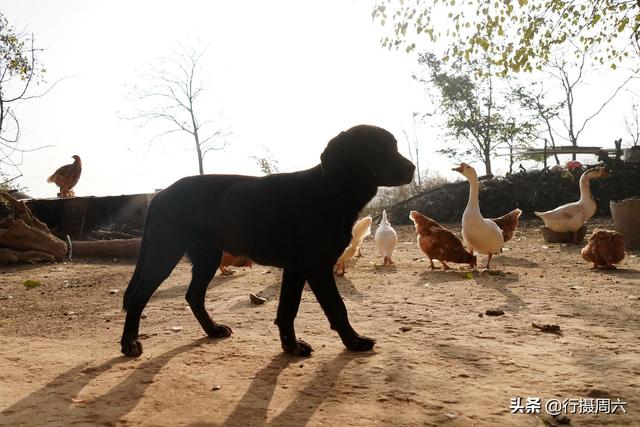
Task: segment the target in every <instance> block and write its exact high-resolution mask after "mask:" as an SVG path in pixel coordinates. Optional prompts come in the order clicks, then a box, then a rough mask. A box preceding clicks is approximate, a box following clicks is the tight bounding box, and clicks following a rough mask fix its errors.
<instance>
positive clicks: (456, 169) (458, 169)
mask: <svg viewBox="0 0 640 427" xmlns="http://www.w3.org/2000/svg"><path fill="white" fill-rule="evenodd" d="M463 169H464V167H463V166H462V165H460V166H458V167H457V168H452V169H451V170H452V171H456V172H460V173H462V170H463Z"/></svg>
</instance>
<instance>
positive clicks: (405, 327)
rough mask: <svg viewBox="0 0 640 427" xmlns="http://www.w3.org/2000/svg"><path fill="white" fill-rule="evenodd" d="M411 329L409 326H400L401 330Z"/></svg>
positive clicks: (407, 330)
mask: <svg viewBox="0 0 640 427" xmlns="http://www.w3.org/2000/svg"><path fill="white" fill-rule="evenodd" d="M411 329H413V328H412V327H411V326H400V330H401V331H402V332H409V331H410V330H411Z"/></svg>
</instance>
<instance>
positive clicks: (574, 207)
mask: <svg viewBox="0 0 640 427" xmlns="http://www.w3.org/2000/svg"><path fill="white" fill-rule="evenodd" d="M608 175H609V173H608V172H607V171H606V169H605V168H602V167H598V168H592V169H589V170H587V171H585V172H584V173H583V174H582V176H581V177H580V200H578V201H577V202H573V203H567V204H565V205H562V206H558V207H557V208H555V209H553V210H551V211H547V212H534V213H535V214H536V215H537V216H539V217H540V218H542V220H543V221H544V225H546V226H547V227H548V228H550V229H551V230H553V231H555V232H558V233H567V232H569V233H574V240H575V237H576V233H577V231H578V230H579V229H580V227H582V226H583V225H584V223H585V222H587V221H588V220H589V218H591V217H592V216H593V215H594V214H595V213H596V201H595V200H594V199H593V196H592V195H591V180H592V179H594V178H601V177H604V176H608Z"/></svg>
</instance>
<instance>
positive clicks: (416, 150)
mask: <svg viewBox="0 0 640 427" xmlns="http://www.w3.org/2000/svg"><path fill="white" fill-rule="evenodd" d="M417 115H418V113H416V112H414V113H413V114H412V117H411V118H412V120H413V144H412V143H411V140H410V139H409V135H408V134H407V131H406V130H404V129H403V130H402V133H403V134H404V139H405V140H406V141H407V148H408V150H409V158H410V159H411V161H412V162H413V163H415V165H416V173H415V176H414V177H413V183H412V184H411V185H412V186H413V187H414V188H413V190H414V192H416V191H419V189H420V188H421V187H422V171H421V170H420V141H419V140H418V134H417V132H416V116H417Z"/></svg>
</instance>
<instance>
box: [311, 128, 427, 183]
mask: <svg viewBox="0 0 640 427" xmlns="http://www.w3.org/2000/svg"><path fill="white" fill-rule="evenodd" d="M320 160H321V166H322V173H323V174H324V176H325V177H326V178H327V180H329V181H330V182H333V183H341V184H344V183H348V182H354V183H366V184H368V185H374V186H376V187H377V186H383V187H394V186H398V185H404V184H409V183H410V182H411V181H412V180H413V172H414V171H415V169H416V167H415V166H414V165H413V163H411V162H410V161H409V160H408V159H406V158H405V157H403V156H402V155H401V154H400V153H399V152H398V142H397V141H396V139H395V138H394V137H393V135H391V133H389V132H387V131H386V130H384V129H382V128H379V127H376V126H368V125H359V126H354V127H352V128H351V129H349V130H347V131H344V132H340V135H338V136H336V137H335V138H333V139H332V140H331V141H329V144H328V145H327V148H325V150H324V152H323V153H322V155H321V156H320Z"/></svg>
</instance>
